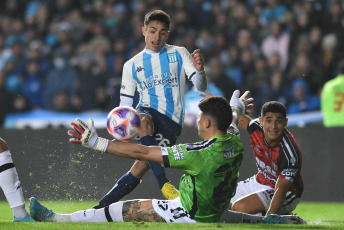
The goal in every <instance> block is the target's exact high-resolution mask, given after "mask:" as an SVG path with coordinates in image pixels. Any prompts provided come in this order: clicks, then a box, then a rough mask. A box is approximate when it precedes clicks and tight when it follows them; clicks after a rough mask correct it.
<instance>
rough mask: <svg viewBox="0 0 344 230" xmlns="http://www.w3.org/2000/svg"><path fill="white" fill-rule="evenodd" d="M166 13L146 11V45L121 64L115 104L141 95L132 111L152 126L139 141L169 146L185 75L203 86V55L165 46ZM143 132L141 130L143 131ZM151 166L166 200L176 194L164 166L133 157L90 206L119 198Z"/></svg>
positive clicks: (175, 133)
mask: <svg viewBox="0 0 344 230" xmlns="http://www.w3.org/2000/svg"><path fill="white" fill-rule="evenodd" d="M169 26H170V16H169V15H168V14H167V13H165V12H164V11H161V10H154V11H151V12H149V13H147V14H146V16H145V19H144V26H143V27H142V34H143V36H144V37H145V43H146V47H145V49H144V50H142V51H141V52H140V53H138V54H137V55H136V56H134V57H133V58H131V59H130V60H129V61H127V62H126V63H125V64H124V67H123V74H122V88H121V102H120V106H124V105H126V106H132V105H133V98H134V95H135V91H136V90H137V91H138V92H139V95H140V99H139V103H138V105H137V108H136V109H137V111H138V113H139V114H140V117H141V119H142V121H144V120H146V121H147V122H148V123H149V124H150V126H152V127H153V130H152V132H151V133H150V135H146V136H144V137H142V138H141V139H140V143H141V144H142V145H147V146H148V145H159V146H172V145H174V144H175V143H176V141H177V138H178V137H179V135H180V134H181V130H182V124H183V120H184V115H185V107H184V91H185V83H186V81H187V79H189V80H191V81H192V82H193V84H194V85H195V86H196V88H197V89H198V90H199V91H202V92H203V91H205V90H206V88H207V78H206V74H205V72H204V58H203V56H202V54H201V52H200V50H195V51H194V52H193V53H192V54H190V53H189V52H188V51H187V49H186V48H184V47H178V46H173V45H168V44H166V41H167V39H168V37H169V34H170V31H169ZM143 131H144V130H143ZM149 168H151V169H152V171H153V174H154V176H155V177H156V178H157V181H158V184H159V187H160V189H161V191H162V193H163V195H164V197H165V198H166V199H175V198H176V197H178V196H179V192H178V190H177V189H176V188H175V187H174V186H173V185H172V184H171V183H170V182H169V181H168V179H167V178H166V176H165V170H164V167H163V166H162V165H161V164H159V163H155V162H150V161H149V162H147V161H142V160H136V161H135V163H134V165H133V166H132V168H131V169H130V171H129V172H127V173H126V174H124V175H123V176H122V177H121V178H120V179H119V180H118V181H117V183H116V184H115V186H114V187H113V188H112V189H111V190H110V191H109V192H108V193H107V194H106V195H105V196H104V197H103V198H102V199H101V201H100V202H99V204H98V205H97V206H95V207H94V208H102V207H105V206H108V205H110V204H112V203H114V202H117V201H119V200H120V199H121V198H123V197H124V196H125V195H126V194H128V193H130V192H131V191H132V190H133V189H135V187H136V186H137V185H138V184H139V183H140V180H141V178H142V177H143V175H144V174H145V173H146V172H147V170H149Z"/></svg>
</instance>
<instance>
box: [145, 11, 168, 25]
mask: <svg viewBox="0 0 344 230" xmlns="http://www.w3.org/2000/svg"><path fill="white" fill-rule="evenodd" d="M151 21H159V22H163V23H165V24H166V26H167V28H168V29H169V28H170V23H171V18H170V16H169V15H168V14H167V13H166V12H164V11H162V10H153V11H151V12H149V13H147V14H146V15H145V20H144V26H145V27H147V26H148V24H149V23H150V22H151Z"/></svg>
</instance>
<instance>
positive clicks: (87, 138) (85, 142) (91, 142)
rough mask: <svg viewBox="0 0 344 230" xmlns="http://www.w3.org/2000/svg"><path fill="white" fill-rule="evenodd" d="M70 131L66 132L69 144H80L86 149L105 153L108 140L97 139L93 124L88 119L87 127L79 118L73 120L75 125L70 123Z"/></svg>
mask: <svg viewBox="0 0 344 230" xmlns="http://www.w3.org/2000/svg"><path fill="white" fill-rule="evenodd" d="M71 127H72V130H68V135H69V136H71V137H72V138H70V139H69V142H70V143H75V144H81V145H82V146H85V147H87V148H92V149H94V150H97V151H100V152H105V151H106V149H107V146H108V144H109V140H108V139H105V138H102V137H98V134H97V131H96V129H95V128H94V122H93V120H92V119H91V118H90V119H88V125H87V124H86V123H85V122H83V121H82V120H81V119H80V118H77V119H75V123H74V122H72V123H71Z"/></svg>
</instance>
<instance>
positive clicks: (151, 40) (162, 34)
mask: <svg viewBox="0 0 344 230" xmlns="http://www.w3.org/2000/svg"><path fill="white" fill-rule="evenodd" d="M142 33H143V36H145V42H146V48H147V49H150V50H152V51H154V52H159V51H160V50H161V48H162V47H163V46H164V45H165V44H166V40H167V38H168V35H169V34H170V32H169V31H168V28H167V26H166V24H165V23H163V22H160V21H151V22H149V24H148V25H147V27H142Z"/></svg>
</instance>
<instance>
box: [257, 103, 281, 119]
mask: <svg viewBox="0 0 344 230" xmlns="http://www.w3.org/2000/svg"><path fill="white" fill-rule="evenodd" d="M269 112H270V113H281V114H282V115H283V117H284V118H286V117H287V108H286V107H285V106H284V105H283V104H282V103H281V102H279V101H269V102H266V103H265V104H264V105H263V106H262V111H261V117H265V115H266V113H269Z"/></svg>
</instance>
